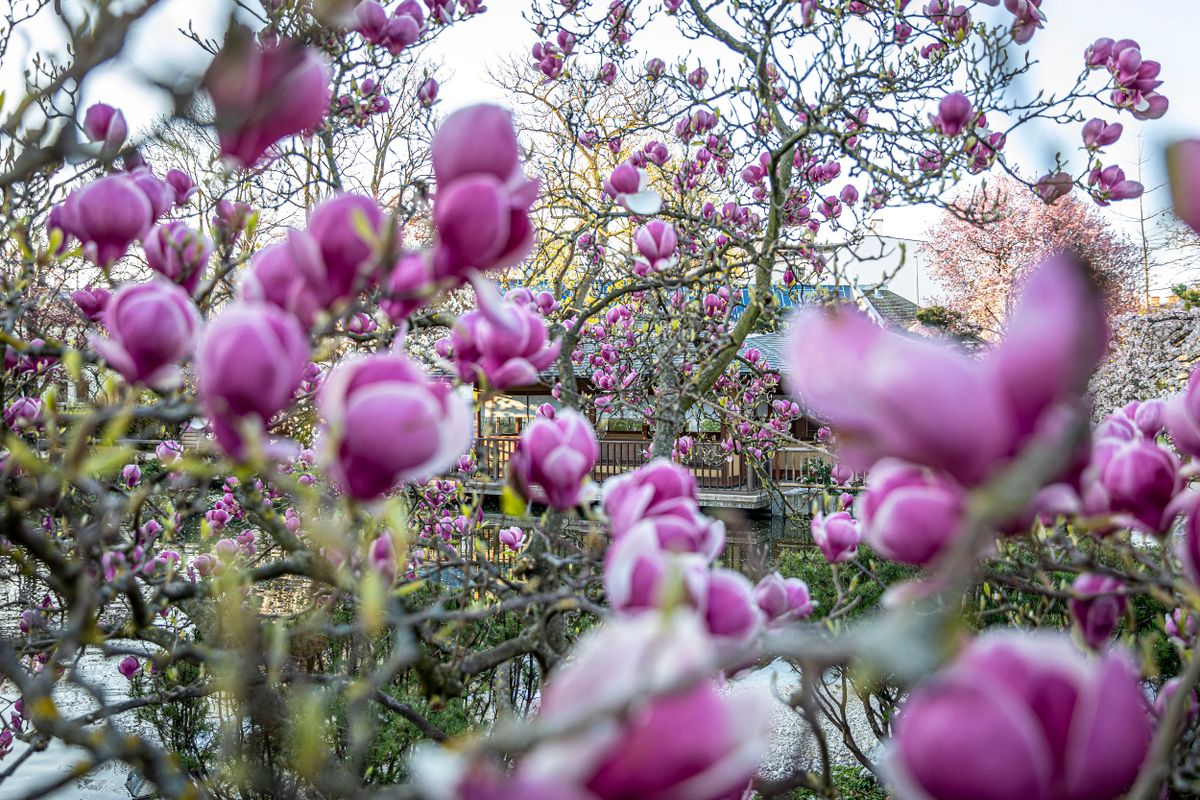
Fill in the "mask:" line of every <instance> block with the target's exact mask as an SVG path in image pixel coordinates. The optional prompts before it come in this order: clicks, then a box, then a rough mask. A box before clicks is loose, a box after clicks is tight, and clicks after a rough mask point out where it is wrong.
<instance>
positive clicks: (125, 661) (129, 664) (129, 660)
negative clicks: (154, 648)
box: [117, 656, 142, 680]
mask: <svg viewBox="0 0 1200 800" xmlns="http://www.w3.org/2000/svg"><path fill="white" fill-rule="evenodd" d="M141 669H142V662H140V661H138V659H137V658H136V657H135V656H125V657H124V658H122V659H121V663H119V664H117V671H118V672H120V673H121V674H122V675H124V676H125V677H126V678H128V679H129V680H133V676H134V675H137V674H138V672H140V671H141Z"/></svg>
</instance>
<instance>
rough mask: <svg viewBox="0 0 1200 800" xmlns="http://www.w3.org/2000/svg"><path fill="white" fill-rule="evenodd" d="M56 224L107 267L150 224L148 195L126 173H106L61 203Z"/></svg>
mask: <svg viewBox="0 0 1200 800" xmlns="http://www.w3.org/2000/svg"><path fill="white" fill-rule="evenodd" d="M60 208H61V213H60V214H59V216H58V218H57V224H58V226H59V227H60V228H61V230H62V231H63V232H64V233H65V234H70V235H72V236H74V237H75V238H77V239H79V241H80V242H82V243H83V253H84V256H85V257H86V258H87V259H88V260H89V261H92V262H93V263H95V264H96V265H97V266H100V267H104V268H107V267H109V266H111V265H112V264H113V263H114V262H116V261H118V260H120V259H121V258H122V257H123V256H124V255H125V253H127V252H128V251H129V246H130V245H131V244H133V242H135V241H136V240H138V239H140V238H142V237H143V236H145V235H146V233H147V232H148V231H149V230H150V226H151V225H153V224H154V219H155V214H154V206H153V205H152V204H151V202H150V198H148V197H147V196H146V193H145V192H144V191H142V189H141V188H140V187H139V186H138V184H137V183H136V182H135V181H134V180H133V179H132V178H130V177H129V176H128V175H120V174H118V175H108V176H106V177H103V178H99V179H97V180H95V181H92V182H91V183H89V184H87V185H86V186H84V187H83V188H81V189H76V190H75V191H73V192H71V194H70V195H68V196H67V199H66V201H64V202H63V204H62V206H60Z"/></svg>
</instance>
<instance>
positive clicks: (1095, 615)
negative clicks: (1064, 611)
mask: <svg viewBox="0 0 1200 800" xmlns="http://www.w3.org/2000/svg"><path fill="white" fill-rule="evenodd" d="M1123 588H1124V586H1123V585H1122V583H1121V581H1120V580H1118V579H1117V578H1113V577H1109V576H1107V575H1095V574H1092V573H1084V574H1082V575H1080V576H1079V577H1078V578H1076V579H1075V583H1073V584H1072V585H1071V600H1070V602H1069V603H1068V607H1069V608H1070V611H1071V619H1072V620H1074V622H1075V628H1076V630H1078V631H1079V635H1080V636H1081V637H1082V639H1083V641H1084V642H1085V643H1086V644H1087V646H1088V647H1090V648H1092V649H1093V650H1100V649H1102V648H1104V647H1105V646H1106V645H1107V644H1108V642H1109V639H1111V638H1112V634H1113V631H1115V630H1116V629H1117V625H1118V624H1119V623H1120V622H1121V617H1122V616H1124V615H1125V607H1126V606H1127V605H1128V601H1127V600H1126V597H1125V595H1124V594H1122V593H1121V590H1122V589H1123Z"/></svg>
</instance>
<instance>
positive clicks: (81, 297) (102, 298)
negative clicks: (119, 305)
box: [71, 286, 112, 322]
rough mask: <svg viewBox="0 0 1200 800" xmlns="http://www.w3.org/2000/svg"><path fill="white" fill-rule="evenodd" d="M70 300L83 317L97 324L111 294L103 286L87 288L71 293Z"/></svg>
mask: <svg viewBox="0 0 1200 800" xmlns="http://www.w3.org/2000/svg"><path fill="white" fill-rule="evenodd" d="M71 299H72V300H74V301H75V305H76V306H78V307H79V311H80V312H81V313H82V314H83V316H85V317H87V319H88V321H90V322H99V321H100V320H101V319H102V318H103V316H104V309H105V308H107V307H108V303H109V301H110V300H111V299H112V293H111V292H109V291H108V289H105V288H104V287H103V286H88V287H86V288H84V289H79V290H77V291H74V292H71Z"/></svg>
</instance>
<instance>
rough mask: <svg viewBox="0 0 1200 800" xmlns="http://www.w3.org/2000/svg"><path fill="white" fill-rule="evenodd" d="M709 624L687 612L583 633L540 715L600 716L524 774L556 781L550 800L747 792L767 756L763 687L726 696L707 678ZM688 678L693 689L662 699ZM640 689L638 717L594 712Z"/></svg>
mask: <svg viewBox="0 0 1200 800" xmlns="http://www.w3.org/2000/svg"><path fill="white" fill-rule="evenodd" d="M706 627H707V626H706V625H705V623H704V622H703V621H702V620H701V619H698V618H697V617H696V616H694V615H692V614H689V613H684V612H682V611H680V612H676V613H673V614H671V615H670V617H668V618H663V617H661V616H660V615H658V614H652V613H649V614H640V615H637V616H633V617H626V618H622V619H619V620H616V621H613V622H610V623H607V624H605V625H603V626H601V627H600V628H599V629H598V630H596V631H594V632H592V633H590V634H588V635H586V636H585V637H584V638H583V640H581V642H580V643H579V645H578V646H577V647H576V649H575V653H574V657H573V658H572V659H571V660H570V661H569V662H567V663H566V664H565V665H564V667H563V668H562V669H561V670H559V671H558V672H557V673H556V675H555V676H554V677H553V678H552V679H551V680H550V681H549V683H548V684H547V686H546V689H545V692H544V694H543V697H542V705H541V709H540V711H539V717H540V718H541V719H543V720H546V721H547V722H551V721H554V720H559V719H575V718H579V719H589V718H594V719H595V721H594V722H593V723H592V724H590V725H588V726H587V727H585V728H584V729H583V730H581V731H579V732H577V733H573V734H568V735H564V736H559V737H555V738H553V739H549V740H547V741H545V742H544V743H542V744H540V745H539V746H537V747H535V748H534V749H533V750H532V751H531V752H530V753H529V754H528V755H526V756H525V757H524V758H523V759H522V760H521V762H520V763H519V764H518V766H517V772H516V776H517V779H518V780H524V781H529V782H532V783H539V784H542V785H546V786H554V787H556V791H555V792H553V793H551V794H547V795H546V798H549V797H551V796H554V797H562V798H564V800H566V799H568V798H574V797H575V796H576V795H575V794H573V793H574V792H577V791H578V792H580V793H581V795H580V796H586V797H590V798H595V800H619V798H632V797H639V798H647V800H651V799H652V798H658V800H666V798H671V797H692V798H696V800H717V798H721V797H727V796H733V795H735V794H737V793H738V792H740V791H741V789H742V788H743V787H744V786H745V785H746V784H747V783H748V781H749V779H750V777H751V776H752V775H753V773H754V770H755V767H756V766H757V764H758V762H759V759H760V758H761V757H762V756H763V754H764V753H765V749H766V743H767V734H768V730H769V728H768V725H767V720H768V714H767V708H768V700H767V696H766V693H765V692H754V691H751V692H747V693H744V694H739V695H738V696H737V697H732V696H729V695H727V694H725V693H723V692H722V691H721V689H720V687H719V685H718V684H717V683H716V682H715V681H713V680H711V679H709V678H708V677H707V675H706V671H709V670H711V669H712V666H711V665H712V664H713V663H714V660H715V658H716V657H717V652H718V650H717V647H716V645H715V643H714V642H713V641H712V640H711V639H710V637H709V636H708V635H707V634H706V632H705V631H706ZM689 676H690V677H691V678H692V679H693V683H692V685H691V688H686V689H683V690H681V691H680V690H675V691H672V692H671V693H670V694H667V695H662V696H655V695H661V693H662V690H663V689H665V688H666V687H668V686H672V685H678V684H679V683H681V682H684V681H685V680H686V679H688V678H689ZM638 689H643V694H644V696H646V697H648V698H649V699H645V700H641V701H639V702H638V703H637V706H636V707H635V708H634V710H633V711H632V713H626V714H622V715H621V716H620V717H619V718H617V717H613V716H609V715H604V716H597V715H596V714H595V713H594V712H599V711H601V710H603V709H607V708H611V707H614V706H618V705H621V704H622V701H623V699H624V698H625V697H626V696H627V695H628V694H629V693H630V692H631V691H636V690H638ZM507 796H516V795H507ZM520 796H522V797H534V795H531V794H529V793H528V792H523V793H522V794H521V795H520Z"/></svg>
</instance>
